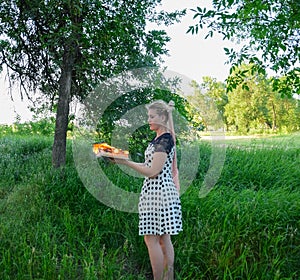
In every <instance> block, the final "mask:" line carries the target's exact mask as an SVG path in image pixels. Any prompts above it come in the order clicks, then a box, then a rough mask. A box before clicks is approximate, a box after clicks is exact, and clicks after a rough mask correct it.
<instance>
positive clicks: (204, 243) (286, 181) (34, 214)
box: [0, 134, 300, 280]
mask: <svg viewBox="0 0 300 280" xmlns="http://www.w3.org/2000/svg"><path fill="white" fill-rule="evenodd" d="M52 141H53V139H52V138H50V137H42V136H26V137H25V136H24V137H18V136H5V137H1V138H0V154H1V157H0V240H1V242H0V279H2V280H10V279H13V280H18V279H22V280H23V279H43V280H44V279H45V280H48V279H49V280H50V279H53V280H57V279H67V280H76V279H78V280H79V279H84V280H96V279H105V280H106V279H108V280H110V279H116V280H120V279H126V280H127V279H128V280H129V279H132V280H135V279H137V280H143V279H151V275H152V274H151V267H150V263H149V259H148V253H147V249H146V246H145V245H144V242H143V238H142V237H140V236H138V215H137V214H135V213H126V212H121V211H118V210H115V209H113V208H109V207H107V206H105V205H104V204H102V203H101V202H99V201H98V200H97V199H95V198H94V197H93V196H92V195H91V194H90V193H89V192H88V191H87V189H86V188H85V187H84V185H83V184H82V182H81V180H80V178H79V176H78V173H77V171H76V168H75V166H74V161H73V156H72V143H71V142H68V149H67V150H68V155H67V157H68V158H67V165H66V166H65V167H64V168H62V169H53V168H52V163H51V146H52ZM220 144H222V145H224V144H225V145H226V147H227V149H226V158H225V162H224V166H223V169H222V173H221V175H220V177H219V179H218V181H217V183H216V185H215V186H214V188H213V189H212V190H211V191H210V192H209V193H208V194H207V195H206V196H204V197H203V196H199V190H200V187H201V184H202V182H203V179H204V176H205V173H206V171H207V169H208V166H209V160H210V156H211V152H212V146H211V142H210V141H207V140H201V139H200V140H199V143H197V145H199V156H200V158H201V160H200V163H199V166H198V167H197V168H198V170H197V174H196V175H197V176H196V178H195V179H194V180H193V182H192V184H191V186H190V187H189V188H188V189H187V190H186V191H185V192H184V193H183V194H182V196H181V201H182V211H183V225H184V231H183V232H182V233H181V234H179V235H178V236H174V237H173V243H174V248H175V254H176V256H175V276H176V277H175V279H182V280H183V279H193V280H195V279H196V280H198V279H228V280H229V279H234V280H237V279H243V280H244V279H249V280H255V279H257V280H261V279H264V280H267V279H270V280H274V279H286V280H287V279H290V280H291V279H295V280H296V279H299V278H300V232H299V231H300V134H292V135H285V136H272V137H271V136H269V137H265V138H263V137H257V138H243V139H229V140H224V141H223V142H222V143H220ZM99 165H105V169H106V171H107V172H108V174H109V173H110V174H113V177H114V180H116V182H119V185H120V187H124V188H125V189H131V190H136V191H139V190H140V188H141V184H142V178H134V179H130V178H128V176H126V175H124V173H123V172H122V170H120V169H118V167H117V166H114V165H111V164H107V163H105V162H99Z"/></svg>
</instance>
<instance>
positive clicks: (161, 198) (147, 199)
mask: <svg viewBox="0 0 300 280" xmlns="http://www.w3.org/2000/svg"><path fill="white" fill-rule="evenodd" d="M155 152H166V153H167V155H168V156H167V160H166V162H165V164H164V167H163V169H162V171H161V172H160V173H159V175H157V177H154V178H145V180H144V184H143V187H142V191H141V195H140V201H139V235H162V234H170V235H175V234H178V233H179V232H180V231H182V218H181V204H180V199H179V194H178V191H177V189H176V187H175V184H174V182H173V179H172V161H173V156H174V152H175V147H174V141H173V138H172V136H171V134H170V133H165V134H163V135H161V136H160V137H158V138H157V139H154V140H152V141H151V142H150V143H149V145H148V147H147V149H146V151H145V164H146V165H147V166H151V163H152V160H153V155H154V153H155Z"/></svg>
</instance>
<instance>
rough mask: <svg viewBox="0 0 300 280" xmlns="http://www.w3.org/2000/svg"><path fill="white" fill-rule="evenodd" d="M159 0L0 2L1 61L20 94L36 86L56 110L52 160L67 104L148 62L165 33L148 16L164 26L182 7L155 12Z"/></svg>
mask: <svg viewBox="0 0 300 280" xmlns="http://www.w3.org/2000/svg"><path fill="white" fill-rule="evenodd" d="M159 3H160V0H155V1H146V0H142V1H141V0H130V1H125V0H124V1H117V0H106V1H100V0H60V1H58V0H49V1H40V0H33V1H32V0H31V1H29V0H24V1H17V0H2V1H1V4H0V35H1V39H0V63H1V64H0V65H1V67H2V68H1V70H2V69H3V67H4V66H6V68H7V71H8V75H9V78H10V80H11V81H12V82H16V81H18V82H19V83H20V85H21V88H22V91H21V95H23V94H24V93H25V94H26V95H27V96H28V98H29V99H30V98H31V92H32V91H35V90H39V91H40V92H42V94H44V95H45V96H47V98H48V99H50V100H51V101H52V104H53V105H54V108H55V109H56V126H55V135H54V143H53V152H52V161H53V165H54V166H55V167H60V166H61V165H64V163H65V157H66V136H67V127H68V117H69V106H70V102H71V101H72V100H73V99H75V98H76V99H78V100H79V101H82V100H83V99H84V98H85V97H86V96H87V94H88V93H89V92H90V91H91V90H92V89H93V88H94V86H95V85H97V83H98V82H99V81H103V80H104V79H105V78H107V77H110V76H112V75H114V74H116V73H120V72H122V71H123V70H126V69H130V68H137V67H142V66H143V67H144V66H155V65H158V63H159V61H160V60H159V57H160V55H162V54H165V53H166V52H167V51H166V49H165V44H166V42H167V41H168V40H169V38H168V36H167V34H166V33H165V32H164V31H160V30H150V31H146V23H147V21H152V22H157V23H163V22H165V23H167V24H171V23H172V22H173V21H174V20H178V19H179V18H180V16H181V15H183V14H184V12H177V11H175V12H174V13H165V12H160V13H156V12H155V7H156V6H157V5H158V4H159Z"/></svg>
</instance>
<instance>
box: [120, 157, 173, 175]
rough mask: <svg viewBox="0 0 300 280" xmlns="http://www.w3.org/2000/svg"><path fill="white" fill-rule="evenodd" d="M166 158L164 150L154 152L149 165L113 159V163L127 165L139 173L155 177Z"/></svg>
mask: <svg viewBox="0 0 300 280" xmlns="http://www.w3.org/2000/svg"><path fill="white" fill-rule="evenodd" d="M166 159H167V153H165V152H155V153H154V154H153V160H152V164H151V166H146V165H144V164H140V163H137V162H134V161H131V160H123V159H121V160H119V159H116V160H114V162H115V163H120V164H124V165H127V166H128V167H130V168H132V169H134V170H135V171H137V172H139V173H141V174H142V175H144V176H146V177H150V178H152V177H155V176H157V175H158V174H159V172H160V171H161V170H162V169H163V166H164V164H165V162H166Z"/></svg>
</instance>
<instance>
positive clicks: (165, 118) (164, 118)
mask: <svg viewBox="0 0 300 280" xmlns="http://www.w3.org/2000/svg"><path fill="white" fill-rule="evenodd" d="M161 119H162V121H163V122H164V123H166V122H167V117H166V116H165V115H163V114H162V115H161Z"/></svg>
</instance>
